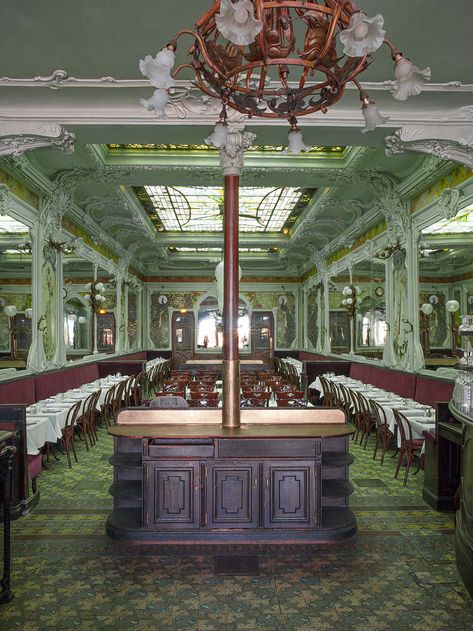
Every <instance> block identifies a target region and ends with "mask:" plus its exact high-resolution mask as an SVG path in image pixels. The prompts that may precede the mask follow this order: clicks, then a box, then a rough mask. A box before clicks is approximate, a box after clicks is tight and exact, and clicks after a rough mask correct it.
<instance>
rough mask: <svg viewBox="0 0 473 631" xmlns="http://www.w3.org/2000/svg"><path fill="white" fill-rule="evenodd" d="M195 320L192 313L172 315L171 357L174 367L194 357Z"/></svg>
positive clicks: (179, 312) (175, 312)
mask: <svg viewBox="0 0 473 631" xmlns="http://www.w3.org/2000/svg"><path fill="white" fill-rule="evenodd" d="M194 336H195V320H194V314H193V313H182V312H181V311H174V313H173V314H172V357H173V364H174V366H178V365H179V364H183V363H184V362H185V361H186V359H192V357H193V356H194Z"/></svg>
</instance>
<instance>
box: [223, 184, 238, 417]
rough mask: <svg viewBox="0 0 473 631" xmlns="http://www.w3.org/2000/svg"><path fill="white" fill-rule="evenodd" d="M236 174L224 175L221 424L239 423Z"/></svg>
mask: <svg viewBox="0 0 473 631" xmlns="http://www.w3.org/2000/svg"><path fill="white" fill-rule="evenodd" d="M239 183H240V176H239V175H234V174H232V175H225V196H224V200H225V201H224V220H223V232H224V240H225V241H224V258H223V260H224V284H223V364H222V372H223V416H222V425H223V427H239V426H240V361H239V359H238V301H239V265H238V187H239Z"/></svg>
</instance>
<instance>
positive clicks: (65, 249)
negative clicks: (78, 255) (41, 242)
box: [48, 239, 76, 254]
mask: <svg viewBox="0 0 473 631" xmlns="http://www.w3.org/2000/svg"><path fill="white" fill-rule="evenodd" d="M48 245H49V247H50V248H52V249H53V250H56V252H57V253H58V254H59V252H61V254H72V253H73V252H75V251H76V246H75V245H74V244H73V243H68V242H67V241H55V240H54V239H48Z"/></svg>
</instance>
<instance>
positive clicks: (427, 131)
mask: <svg viewBox="0 0 473 631" xmlns="http://www.w3.org/2000/svg"><path fill="white" fill-rule="evenodd" d="M384 142H385V144H386V154H387V155H388V156H393V155H397V154H400V153H405V152H407V151H417V152H421V153H429V154H431V155H434V156H436V157H437V158H442V159H443V160H454V161H455V162H459V163H460V164H464V165H466V166H468V167H470V168H473V126H471V125H467V124H465V125H442V126H440V125H435V126H431V125H430V126H426V125H424V126H415V127H414V126H406V127H401V129H398V130H397V131H396V132H394V134H393V135H392V136H388V137H387V138H385V141H384Z"/></svg>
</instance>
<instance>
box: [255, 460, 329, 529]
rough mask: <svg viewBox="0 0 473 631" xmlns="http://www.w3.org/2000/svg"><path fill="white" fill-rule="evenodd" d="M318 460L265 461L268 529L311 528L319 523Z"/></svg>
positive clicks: (265, 505) (265, 515)
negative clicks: (317, 510) (317, 493)
mask: <svg viewBox="0 0 473 631" xmlns="http://www.w3.org/2000/svg"><path fill="white" fill-rule="evenodd" d="M315 472H316V469H315V463H314V462H310V461H307V462H301V461H299V462H291V461H287V462H284V463H283V464H272V463H265V464H264V466H263V476H264V526H265V528H312V527H314V526H315V524H316V520H315V518H316V501H315V500H316V498H315V489H316V485H315Z"/></svg>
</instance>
